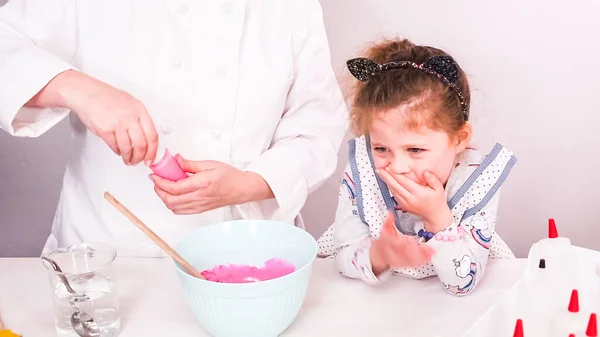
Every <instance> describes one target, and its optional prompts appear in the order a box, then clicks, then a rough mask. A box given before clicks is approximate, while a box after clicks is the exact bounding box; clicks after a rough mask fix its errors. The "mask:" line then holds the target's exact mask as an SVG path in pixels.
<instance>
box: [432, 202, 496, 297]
mask: <svg viewBox="0 0 600 337" xmlns="http://www.w3.org/2000/svg"><path fill="white" fill-rule="evenodd" d="M499 197H500V195H499V192H496V193H495V194H494V196H493V197H492V198H491V199H490V200H489V201H488V203H487V204H486V206H485V207H483V208H482V209H481V210H479V211H478V212H477V213H475V214H473V215H472V216H470V217H469V218H467V219H465V220H463V221H461V222H460V223H459V224H458V225H457V224H456V223H457V220H456V218H455V221H454V223H453V224H452V225H451V226H450V227H448V228H447V229H445V230H443V231H441V232H438V233H437V234H436V235H435V236H434V237H433V238H431V239H430V240H429V241H428V242H427V244H428V245H430V246H431V247H433V248H434V249H435V251H436V254H435V255H434V256H433V259H432V261H431V263H432V265H433V269H434V270H435V273H436V274H437V275H438V278H439V279H440V281H441V282H442V284H443V285H444V288H445V289H446V291H447V292H449V293H450V294H452V295H455V296H462V295H467V294H469V293H470V292H472V291H473V290H474V289H475V287H476V286H477V284H478V283H479V281H480V280H481V279H482V278H483V274H484V272H485V268H486V265H487V261H488V258H489V254H490V242H491V240H492V235H493V234H494V227H495V223H496V214H497V210H498V201H499Z"/></svg>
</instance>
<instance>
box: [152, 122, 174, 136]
mask: <svg viewBox="0 0 600 337" xmlns="http://www.w3.org/2000/svg"><path fill="white" fill-rule="evenodd" d="M156 128H157V129H158V132H159V133H162V134H163V135H168V134H171V132H173V127H172V126H171V125H170V124H169V123H166V122H161V123H159V124H158V125H157V126H156Z"/></svg>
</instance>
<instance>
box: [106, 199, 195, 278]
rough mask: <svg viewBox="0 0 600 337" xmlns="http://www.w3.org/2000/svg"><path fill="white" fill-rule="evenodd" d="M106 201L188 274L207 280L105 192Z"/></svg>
mask: <svg viewBox="0 0 600 337" xmlns="http://www.w3.org/2000/svg"><path fill="white" fill-rule="evenodd" d="M104 199H106V200H107V201H108V202H109V203H110V204H111V205H113V206H114V207H115V208H116V209H118V210H119V212H121V213H122V214H123V215H125V216H126V217H127V218H128V219H129V220H130V221H131V222H132V223H133V224H134V225H136V226H137V227H138V228H139V229H141V230H142V232H144V234H146V235H147V236H148V237H149V238H150V239H152V241H154V242H155V243H156V244H157V245H158V246H159V247H160V248H162V249H163V250H164V251H165V252H166V253H167V254H169V256H170V257H171V258H173V260H175V261H176V262H177V263H179V265H181V267H183V269H184V270H185V271H186V273H188V274H190V275H192V276H194V277H197V278H199V279H203V280H205V278H204V276H202V274H200V272H198V271H197V270H196V268H194V267H192V265H191V264H189V263H188V262H187V261H186V260H185V259H184V258H183V257H181V255H179V254H178V253H177V252H176V251H175V250H174V249H173V248H171V246H169V244H168V243H166V242H165V241H164V240H163V239H161V238H160V236H158V235H156V233H154V232H153V231H152V230H151V229H150V228H148V226H146V225H145V224H144V223H143V222H142V221H141V220H140V219H138V217H136V216H135V215H133V213H131V211H129V210H128V209H127V207H125V206H123V204H121V203H120V202H119V201H118V200H117V199H116V198H115V197H113V196H112V194H110V193H108V192H104Z"/></svg>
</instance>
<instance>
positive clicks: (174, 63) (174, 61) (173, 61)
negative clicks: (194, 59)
mask: <svg viewBox="0 0 600 337" xmlns="http://www.w3.org/2000/svg"><path fill="white" fill-rule="evenodd" d="M171 67H173V68H179V67H181V60H180V59H178V58H177V57H173V58H171Z"/></svg>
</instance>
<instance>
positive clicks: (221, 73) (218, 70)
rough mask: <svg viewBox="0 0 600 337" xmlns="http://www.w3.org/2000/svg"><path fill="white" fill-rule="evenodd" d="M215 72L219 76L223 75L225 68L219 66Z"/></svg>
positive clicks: (225, 73) (225, 71)
mask: <svg viewBox="0 0 600 337" xmlns="http://www.w3.org/2000/svg"><path fill="white" fill-rule="evenodd" d="M217 74H219V75H220V76H225V75H227V68H224V67H223V68H219V69H217Z"/></svg>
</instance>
